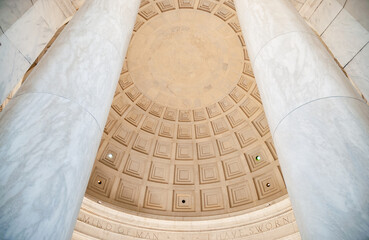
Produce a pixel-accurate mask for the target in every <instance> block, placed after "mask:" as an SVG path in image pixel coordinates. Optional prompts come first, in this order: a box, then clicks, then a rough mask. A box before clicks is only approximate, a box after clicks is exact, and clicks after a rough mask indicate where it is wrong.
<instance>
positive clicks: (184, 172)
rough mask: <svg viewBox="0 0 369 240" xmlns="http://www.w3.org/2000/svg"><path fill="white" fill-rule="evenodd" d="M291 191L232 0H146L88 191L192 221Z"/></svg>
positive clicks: (129, 208) (127, 207)
mask: <svg viewBox="0 0 369 240" xmlns="http://www.w3.org/2000/svg"><path fill="white" fill-rule="evenodd" d="M286 193H287V191H286V188H285V185H284V182H283V178H282V175H281V171H280V168H279V161H278V157H277V154H276V152H275V149H274V145H273V141H272V138H271V133H270V131H269V127H268V123H267V120H266V117H265V114H264V110H263V106H262V101H261V98H260V95H259V92H258V89H257V86H256V82H255V79H254V76H253V72H252V67H251V64H250V61H249V58H248V55H247V50H246V46H245V43H244V41H243V37H242V33H241V29H240V26H239V24H238V19H237V15H236V12H235V7H234V4H233V1H232V0H226V1H210V0H179V1H174V0H163V1H148V0H144V1H142V4H141V7H140V10H139V13H138V17H137V20H136V24H135V28H134V34H133V36H132V40H131V43H130V46H129V49H128V53H127V59H126V61H125V63H124V66H123V69H122V73H121V76H120V80H119V84H118V86H117V90H116V93H115V97H114V100H113V104H112V107H111V110H110V113H109V118H108V121H107V124H106V126H105V129H104V135H103V138H102V141H101V144H100V148H99V151H98V154H97V157H96V161H95V165H94V168H93V171H92V174H91V178H90V181H89V185H88V188H87V196H91V197H93V198H96V199H99V200H101V201H103V202H107V203H109V204H113V205H115V206H117V207H118V208H120V209H121V210H122V211H126V212H130V213H134V214H137V213H139V214H140V215H143V216H148V217H150V216H152V217H157V216H158V215H160V216H163V217H170V218H173V217H174V218H178V217H179V218H180V219H183V220H186V219H187V218H188V219H193V217H209V216H213V217H212V218H216V217H217V216H219V217H220V216H223V217H224V215H225V214H228V215H237V214H242V213H245V212H249V211H251V210H252V209H255V207H257V208H260V206H265V205H264V204H266V203H269V202H271V201H273V200H275V199H278V198H280V197H281V196H283V195H285V194H286Z"/></svg>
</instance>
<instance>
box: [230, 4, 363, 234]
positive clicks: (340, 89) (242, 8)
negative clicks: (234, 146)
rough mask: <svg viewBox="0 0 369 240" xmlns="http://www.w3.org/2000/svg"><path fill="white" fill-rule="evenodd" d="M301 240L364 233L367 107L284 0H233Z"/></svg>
mask: <svg viewBox="0 0 369 240" xmlns="http://www.w3.org/2000/svg"><path fill="white" fill-rule="evenodd" d="M235 4H236V8H237V13H238V17H239V20H240V25H241V27H242V30H243V33H244V37H245V40H246V44H247V49H248V52H249V55H250V59H251V62H252V65H253V70H254V74H255V78H256V82H257V84H258V87H259V91H260V94H261V98H262V100H263V105H264V108H265V113H266V116H267V119H268V122H269V126H270V128H271V131H272V135H273V139H274V142H275V147H276V150H277V153H278V156H279V159H280V160H279V161H280V164H281V168H282V172H283V175H284V179H285V181H286V185H287V190H288V192H289V196H290V198H291V202H292V206H293V209H294V213H295V215H296V221H297V224H298V227H299V230H300V232H301V236H302V238H303V239H366V238H367V237H368V236H369V184H368V182H369V178H368V176H369V108H368V106H367V105H366V104H365V102H364V101H363V100H362V99H361V98H360V96H359V95H358V94H357V93H356V91H355V90H354V88H353V87H352V85H351V84H350V82H349V80H348V79H347V78H346V77H345V75H344V74H343V72H342V71H341V69H340V68H339V67H338V65H337V64H336V62H335V61H334V60H333V58H332V56H331V55H330V54H329V53H328V51H327V50H326V49H325V47H324V46H323V45H322V43H321V42H320V39H318V37H317V36H316V35H315V34H314V33H313V32H312V31H311V30H310V28H309V27H308V26H307V25H306V24H305V22H304V21H303V20H302V18H301V17H300V16H299V14H298V13H297V11H296V10H295V9H294V8H293V6H292V4H291V3H290V2H289V1H288V0H272V1H271V0H235Z"/></svg>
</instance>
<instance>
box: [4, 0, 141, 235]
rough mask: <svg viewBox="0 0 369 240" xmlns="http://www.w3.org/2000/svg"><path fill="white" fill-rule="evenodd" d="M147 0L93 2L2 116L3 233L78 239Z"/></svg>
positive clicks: (72, 22)
mask: <svg viewBox="0 0 369 240" xmlns="http://www.w3.org/2000/svg"><path fill="white" fill-rule="evenodd" d="M40 1H41V0H40ZM40 1H38V2H40ZM38 2H37V3H38ZM37 3H36V4H37ZM139 3H140V1H139V0H135V1H132V0H120V1H117V0H105V1H99V0H91V1H88V2H86V4H85V5H84V6H83V7H82V8H81V10H80V11H79V12H78V13H77V16H76V17H75V18H74V19H73V20H72V21H71V22H70V23H69V24H68V27H67V28H66V29H65V30H64V31H63V32H62V33H61V35H60V36H59V38H58V39H57V40H56V41H55V42H54V44H53V46H52V47H51V48H50V50H49V51H48V52H47V53H46V54H45V56H44V57H43V59H42V60H41V61H40V63H39V64H38V65H37V66H36V67H35V69H34V71H33V72H32V74H31V75H30V76H29V77H28V79H27V81H26V83H25V84H24V85H23V86H22V87H21V88H20V90H19V91H18V93H17V94H16V96H15V97H14V98H13V100H12V101H10V103H9V105H7V107H6V109H5V110H4V111H3V112H2V113H0V174H1V176H2V180H3V181H2V182H1V183H0V189H1V191H0V232H1V234H2V236H1V237H2V238H4V239H37V240H38V239H70V237H71V234H72V231H73V228H74V224H75V220H76V217H77V214H78V212H79V208H80V204H81V201H82V198H83V195H84V192H85V189H86V185H87V181H88V179H89V175H90V171H91V168H92V165H93V162H94V159H95V155H96V152H97V149H98V144H99V142H100V140H101V134H102V129H103V127H104V125H105V122H106V119H107V116H108V112H109V109H110V105H111V101H112V98H113V95H114V91H115V89H116V85H117V82H118V79H119V73H120V71H121V67H122V65H123V59H124V55H125V52H126V49H127V47H128V44H129V39H130V36H131V33H132V29H133V25H134V22H135V17H136V14H137V11H138V6H139ZM104 28H105V29H104ZM105 33H109V35H107V36H105V35H104V34H105ZM3 236H4V237H3Z"/></svg>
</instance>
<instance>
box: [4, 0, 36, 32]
mask: <svg viewBox="0 0 369 240" xmlns="http://www.w3.org/2000/svg"><path fill="white" fill-rule="evenodd" d="M31 7H32V2H31V0H10V1H9V0H1V1H0V27H1V29H2V31H3V32H5V31H6V30H8V29H9V28H10V27H11V26H12V25H13V23H15V22H16V21H17V20H18V19H19V18H20V17H21V16H22V15H23V14H24V13H25V12H26V11H27V10H28V9H29V8H31Z"/></svg>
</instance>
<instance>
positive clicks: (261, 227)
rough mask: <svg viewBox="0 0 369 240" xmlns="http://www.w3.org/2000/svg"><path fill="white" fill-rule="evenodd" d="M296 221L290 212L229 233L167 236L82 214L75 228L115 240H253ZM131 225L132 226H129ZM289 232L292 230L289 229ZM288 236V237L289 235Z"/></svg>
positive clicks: (237, 227)
mask: <svg viewBox="0 0 369 240" xmlns="http://www.w3.org/2000/svg"><path fill="white" fill-rule="evenodd" d="M294 222H295V217H294V215H293V213H292V211H288V212H287V213H285V214H282V215H280V216H278V217H275V218H271V219H269V220H266V221H261V222H258V223H253V224H246V225H242V226H240V225H237V226H234V227H232V226H229V228H230V229H229V230H213V231H209V232H204V231H201V232H196V230H193V231H191V232H183V231H181V232H176V231H171V229H168V232H166V231H163V230H151V229H155V228H154V227H151V229H147V228H144V227H141V228H140V227H139V226H138V227H134V226H130V225H128V224H127V225H126V224H122V223H118V222H115V221H108V220H106V219H103V218H100V217H97V216H93V215H92V214H90V213H89V212H85V211H83V210H81V212H80V213H79V216H78V224H77V225H76V230H77V231H79V232H83V229H84V226H86V225H85V224H87V225H90V226H92V227H94V228H96V230H97V231H104V232H105V231H107V232H110V233H113V235H114V239H126V238H125V237H126V236H129V237H131V238H133V239H150V240H168V239H178V240H231V239H252V236H256V235H258V234H262V233H265V232H269V231H274V230H276V229H278V228H280V227H282V226H285V225H288V224H293V223H294ZM130 224H131V223H130ZM291 229H292V228H291ZM292 233H293V232H291V233H290V234H292Z"/></svg>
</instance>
